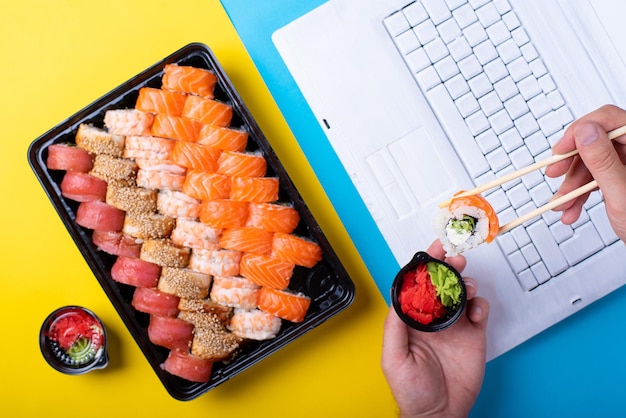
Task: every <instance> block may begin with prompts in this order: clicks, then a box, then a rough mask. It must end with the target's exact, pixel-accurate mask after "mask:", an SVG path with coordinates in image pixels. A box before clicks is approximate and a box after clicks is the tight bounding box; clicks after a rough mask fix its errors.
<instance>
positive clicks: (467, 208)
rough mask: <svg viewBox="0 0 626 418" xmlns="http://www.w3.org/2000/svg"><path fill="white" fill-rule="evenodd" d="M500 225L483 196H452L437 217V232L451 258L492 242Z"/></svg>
mask: <svg viewBox="0 0 626 418" xmlns="http://www.w3.org/2000/svg"><path fill="white" fill-rule="evenodd" d="M499 228H500V226H499V221H498V216H497V214H496V213H495V211H494V209H493V208H492V207H491V205H490V204H489V202H487V200H486V199H485V198H484V197H482V196H480V195H472V196H466V197H458V198H452V200H451V202H450V205H449V206H448V207H445V208H442V209H441V210H440V211H439V213H438V215H437V218H436V219H435V229H436V230H437V235H438V236H439V240H440V241H441V243H442V244H443V248H444V249H445V250H446V256H448V257H450V256H455V255H458V254H460V253H462V252H464V251H467V250H470V249H472V248H474V247H476V246H478V245H480V244H482V243H483V242H491V241H493V240H494V238H495V237H496V235H498V230H499Z"/></svg>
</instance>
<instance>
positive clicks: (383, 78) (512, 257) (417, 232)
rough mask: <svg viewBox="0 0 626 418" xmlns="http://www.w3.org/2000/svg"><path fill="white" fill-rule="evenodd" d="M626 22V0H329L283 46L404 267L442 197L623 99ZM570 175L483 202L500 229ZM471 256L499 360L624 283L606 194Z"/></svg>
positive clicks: (286, 31) (624, 252)
mask: <svg viewBox="0 0 626 418" xmlns="http://www.w3.org/2000/svg"><path fill="white" fill-rule="evenodd" d="M597 7H601V10H600V9H597ZM620 15H621V16H624V15H626V5H625V3H623V2H617V1H612V2H608V1H605V2H602V1H599V0H597V1H595V2H594V1H592V0H575V1H565V0H554V1H552V0H548V1H546V0H519V1H518V0H508V1H507V0H493V1H488V0H417V1H414V2H413V1H411V0H385V1H381V0H329V1H328V2H327V3H324V4H323V5H321V6H320V7H318V8H317V9H315V10H313V11H311V12H310V13H308V14H306V15H304V16H302V17H301V18H299V19H297V20H295V21H293V22H292V23H290V24H288V25H287V26H285V27H283V28H280V29H279V30H278V31H276V32H275V33H274V35H273V41H274V44H275V46H276V47H277V49H278V51H279V53H280V55H281V57H282V58H283V60H284V62H285V63H286V65H287V67H288V68H289V71H290V72H291V74H292V75H293V77H294V79H295V81H296V83H297V85H298V87H299V88H300V90H301V91H302V93H303V95H304V97H305V99H306V100H307V102H308V104H309V106H310V107H311V109H312V111H313V113H314V115H315V117H316V118H317V120H318V121H319V123H320V125H321V127H322V129H323V130H324V132H325V134H326V136H327V138H328V140H329V142H330V144H331V145H332V147H333V149H334V151H335V152H336V154H337V156H338V158H339V159H340V161H341V162H342V164H343V166H344V167H345V169H346V172H347V173H348V175H349V176H350V177H351V179H352V180H353V183H354V185H355V187H356V189H357V190H358V192H359V194H360V196H361V198H362V199H363V201H364V203H365V204H366V206H367V208H368V210H369V212H370V214H371V216H372V218H373V220H374V221H375V222H376V225H377V226H378V228H379V229H380V231H381V233H382V235H383V237H384V239H385V241H386V244H387V245H388V246H389V248H390V249H391V251H392V253H393V255H394V256H395V258H396V259H397V261H398V264H399V265H403V264H406V263H407V262H408V261H409V260H410V258H411V256H412V255H413V254H414V253H415V252H416V251H419V250H424V249H425V248H427V246H428V245H429V244H430V243H431V242H432V240H433V239H434V238H435V231H434V228H433V219H434V217H435V214H436V211H437V210H438V203H439V202H442V201H444V200H446V199H448V198H450V197H451V196H452V195H453V193H455V192H457V191H459V190H462V189H469V188H472V187H473V186H475V185H478V184H482V183H485V182H487V181H488V180H490V179H493V178H494V177H499V176H502V175H504V174H506V173H508V172H510V171H513V170H516V169H517V168H520V167H522V166H526V165H528V164H530V163H532V162H534V161H538V160H541V159H544V158H547V157H549V156H550V155H551V150H550V147H551V145H553V144H554V142H555V141H556V140H558V139H559V138H560V136H561V135H562V133H563V131H564V128H565V127H566V126H567V125H569V124H570V123H571V122H572V121H573V120H574V119H575V118H577V117H579V116H582V115H584V114H585V113H587V112H589V111H591V110H593V109H595V108H597V107H599V106H601V105H602V104H605V103H614V104H617V105H620V106H624V105H625V104H626V102H625V101H626V82H625V81H624V77H623V75H624V74H626V66H625V65H624V62H623V57H622V56H620V55H619V53H618V52H617V50H616V48H615V45H616V44H617V43H616V41H619V38H617V37H616V36H618V35H619V34H618V31H619V27H615V26H613V27H612V28H611V30H610V31H607V30H606V27H605V28H603V25H602V23H603V22H604V21H608V22H609V23H607V25H608V24H612V25H618V24H619V22H618V21H617V20H615V16H620ZM600 17H602V19H600ZM611 20H612V21H611ZM609 32H610V33H611V34H612V35H609ZM613 34H614V35H613ZM560 181H561V179H557V180H553V179H547V178H544V176H543V174H542V173H540V172H536V173H533V174H529V175H527V176H525V177H523V178H522V179H519V180H517V181H513V182H511V183H507V184H505V185H504V186H502V187H500V188H498V189H497V190H495V191H492V192H489V193H487V194H485V197H486V198H487V199H488V200H489V201H490V203H491V204H492V205H493V206H494V208H495V209H496V211H497V212H498V216H499V219H500V223H501V224H504V223H506V222H508V221H510V220H513V219H515V218H517V217H518V216H520V215H522V214H524V213H527V212H529V211H530V210H532V209H534V208H536V207H538V206H541V205H542V204H544V203H546V202H547V200H548V199H550V197H551V196H552V194H553V193H554V191H556V189H557V187H558V185H559V183H560ZM466 257H467V258H468V267H467V269H466V274H467V275H470V276H472V277H475V278H476V279H477V280H478V281H479V287H480V293H481V294H482V295H483V296H485V297H486V298H488V299H489V301H490V304H491V314H490V320H489V330H488V359H492V358H494V357H496V356H498V355H500V354H502V353H504V352H506V351H508V350H510V349H512V348H513V347H515V346H517V345H518V344H520V343H522V342H523V341H525V340H527V339H529V338H531V337H532V336H534V335H536V334H537V333H539V332H541V331H543V330H545V329H546V328H548V327H549V326H551V325H552V324H555V323H556V322H558V321H560V320H562V319H564V318H566V317H567V316H569V315H571V314H572V313H574V312H576V311H578V310H580V309H581V308H583V307H585V306H587V305H588V304H590V303H592V302H594V301H596V300H597V299H599V298H600V297H602V296H604V295H606V294H607V293H609V292H611V291H613V290H615V289H616V288H618V287H620V286H621V285H622V284H624V283H625V282H626V274H625V273H624V265H625V262H624V260H625V259H626V247H625V246H624V244H623V243H622V242H621V241H619V240H618V239H617V237H616V236H615V234H614V233H613V231H612V230H611V228H610V226H609V224H608V221H607V218H606V214H605V211H604V204H603V202H602V197H601V195H600V193H599V192H597V191H596V192H594V193H593V194H592V196H591V198H590V199H589V202H588V203H587V205H586V207H585V210H584V212H583V214H582V216H581V218H580V220H579V221H578V222H577V223H576V224H574V225H572V226H566V225H563V224H562V223H561V222H560V221H559V214H558V213H554V212H551V213H547V214H545V215H543V216H541V217H539V218H537V219H534V220H532V221H529V222H527V223H526V224H524V225H522V226H520V227H518V228H516V229H514V230H513V231H511V232H510V233H507V234H504V235H502V236H500V237H498V238H497V240H496V242H494V243H492V244H488V245H483V246H481V247H479V248H477V249H474V250H471V251H469V252H468V253H466ZM369 262H372V261H371V260H370V261H369ZM391 279H392V278H389V280H391Z"/></svg>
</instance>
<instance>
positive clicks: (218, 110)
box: [182, 96, 233, 126]
mask: <svg viewBox="0 0 626 418" xmlns="http://www.w3.org/2000/svg"><path fill="white" fill-rule="evenodd" d="M182 116H184V117H186V118H190V119H194V120H197V121H200V122H202V123H205V124H207V125H213V126H228V125H230V121H231V120H232V117H233V108H232V106H230V105H228V104H226V103H222V102H219V101H217V100H212V99H207V98H204V97H198V96H188V97H187V100H186V101H185V107H184V108H183V113H182Z"/></svg>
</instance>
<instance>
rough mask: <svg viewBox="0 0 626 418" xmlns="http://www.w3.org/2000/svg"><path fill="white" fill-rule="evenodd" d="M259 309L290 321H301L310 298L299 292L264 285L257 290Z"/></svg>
mask: <svg viewBox="0 0 626 418" xmlns="http://www.w3.org/2000/svg"><path fill="white" fill-rule="evenodd" d="M258 304H259V309H261V310H262V311H265V312H267V313H270V314H272V315H276V316H278V317H280V318H283V319H286V320H287V321H291V322H302V321H303V320H304V317H305V316H306V312H307V310H308V309H309V306H310V305H311V299H310V298H309V297H308V296H306V295H303V294H301V293H292V292H289V291H286V290H277V289H272V288H269V287H264V288H262V289H261V290H260V291H259V298H258Z"/></svg>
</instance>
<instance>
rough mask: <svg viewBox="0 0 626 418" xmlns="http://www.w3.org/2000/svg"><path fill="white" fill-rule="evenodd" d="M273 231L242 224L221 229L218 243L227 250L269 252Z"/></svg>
mask: <svg viewBox="0 0 626 418" xmlns="http://www.w3.org/2000/svg"><path fill="white" fill-rule="evenodd" d="M273 237H274V233H273V232H270V231H266V230H264V229H260V228H254V227H251V226H244V227H241V228H229V229H224V230H223V231H222V236H221V237H220V241H219V242H220V245H221V246H222V247H223V248H227V249H229V250H237V251H241V252H246V253H255V254H269V253H270V252H271V251H272V238H273Z"/></svg>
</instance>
